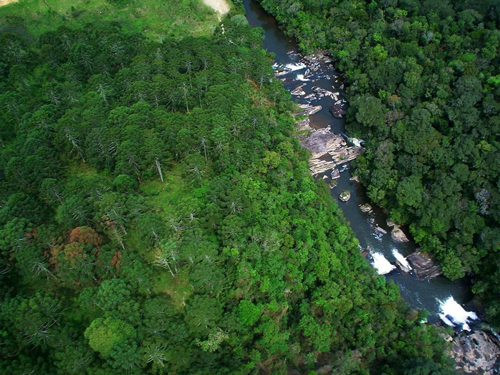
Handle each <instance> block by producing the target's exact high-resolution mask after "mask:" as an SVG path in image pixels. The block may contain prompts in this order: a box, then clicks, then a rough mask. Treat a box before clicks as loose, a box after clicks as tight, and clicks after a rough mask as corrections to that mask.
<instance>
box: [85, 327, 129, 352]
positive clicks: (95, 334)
mask: <svg viewBox="0 0 500 375" xmlns="http://www.w3.org/2000/svg"><path fill="white" fill-rule="evenodd" d="M135 335H136V332H135V330H134V327H132V326H131V325H130V324H127V323H125V322H124V321H122V320H119V319H113V318H106V319H103V318H97V319H95V320H94V321H92V323H91V324H90V326H89V327H88V328H87V329H86V330H85V338H86V339H88V340H89V345H90V347H91V348H92V349H94V350H95V351H96V352H99V354H101V355H102V356H103V357H104V358H106V357H109V356H110V355H111V352H112V351H113V349H116V348H118V347H120V345H121V344H123V343H124V342H126V341H127V340H128V339H131V338H134V337H135Z"/></svg>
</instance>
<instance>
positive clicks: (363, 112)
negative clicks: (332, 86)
mask: <svg viewBox="0 0 500 375" xmlns="http://www.w3.org/2000/svg"><path fill="white" fill-rule="evenodd" d="M260 2H261V4H262V5H263V6H264V8H265V9H266V10H267V11H268V12H270V13H271V14H273V15H275V16H276V17H277V19H278V21H279V22H280V23H281V24H283V27H284V28H285V30H286V31H287V32H288V33H289V34H290V35H291V36H294V37H296V38H297V39H298V42H299V44H300V45H301V46H303V47H304V49H305V50H306V51H310V50H314V49H316V48H320V49H324V50H325V49H326V50H329V51H330V53H331V55H332V56H333V57H335V58H336V62H335V66H336V68H338V69H339V70H340V71H342V73H343V75H344V76H345V77H347V82H346V83H347V84H346V87H347V90H346V91H347V96H348V99H349V102H350V109H349V112H348V118H347V120H348V121H347V127H348V130H349V131H350V132H351V133H353V135H355V136H358V137H359V138H362V139H364V140H366V143H367V146H368V152H366V153H365V155H364V157H363V158H362V159H360V160H358V161H357V167H358V171H357V173H358V174H359V175H360V176H361V177H362V180H363V181H362V182H363V183H364V184H365V185H366V186H367V190H368V196H369V197H370V198H371V199H372V200H373V201H374V202H375V203H377V204H379V205H381V206H383V207H384V208H385V209H387V210H388V211H389V212H391V213H392V214H391V215H392V216H393V218H395V219H397V220H399V221H401V222H405V223H408V224H411V226H412V227H413V228H414V230H413V231H414V235H415V238H416V239H417V241H418V242H419V243H420V244H421V245H422V247H423V248H424V249H425V250H426V251H428V252H430V253H432V254H433V255H434V256H436V257H437V258H438V259H439V260H440V261H441V264H442V267H443V270H444V272H445V275H447V276H448V277H450V278H453V279H455V278H459V277H462V276H464V275H465V274H469V275H470V274H472V273H473V274H474V275H475V278H477V279H482V280H484V281H485V283H484V284H481V285H483V286H482V287H481V288H478V289H477V292H478V296H479V297H480V299H482V300H483V302H484V303H485V304H487V305H489V306H491V308H490V310H489V311H490V312H491V314H490V318H491V319H494V320H495V321H500V320H498V319H499V318H500V314H498V311H500V309H499V308H498V307H497V305H498V304H499V303H500V302H499V301H500V299H499V298H498V293H496V292H494V290H496V289H497V287H496V283H495V282H493V281H492V280H493V279H491V278H490V276H489V275H490V273H491V272H494V273H495V274H496V275H498V271H493V269H499V268H498V261H497V260H496V257H494V256H492V254H494V253H495V252H496V251H497V249H498V242H497V243H492V242H489V241H485V238H487V237H488V236H489V233H492V232H494V231H498V228H499V227H500V216H499V215H498V207H499V204H500V195H498V194H497V193H496V191H497V190H498V180H499V177H500V169H499V167H498V163H496V162H495V160H497V159H499V158H500V155H499V150H500V139H499V134H500V133H499V129H500V128H499V126H498V114H499V113H500V106H499V104H498V103H500V91H499V90H498V85H499V82H500V81H499V78H498V77H500V70H499V69H500V68H499V67H500V56H499V54H498V40H499V31H498V30H499V28H500V24H499V21H498V20H499V18H498V16H499V8H498V7H491V6H490V5H488V4H490V3H488V2H486V3H479V2H476V3H474V2H469V1H468V2H458V1H453V2H430V1H426V2H415V1H399V2H398V1H383V2H375V1H358V2H349V1H342V2H339V1H323V2H321V4H322V5H323V6H318V4H317V2H316V3H315V2H312V1H308V0H296V1H294V8H296V9H300V11H299V12H290V11H289V7H290V5H291V4H290V2H287V1H278V0H261V1H260ZM326 9H328V10H326ZM307 30H314V33H311V32H306V31H307ZM322 32H323V33H325V34H324V35H325V38H316V35H319V34H320V33H322ZM492 259H493V260H492ZM491 263H493V264H495V265H497V266H492V265H491ZM492 267H493V268H492ZM495 267H496V268H495ZM487 285H488V286H487Z"/></svg>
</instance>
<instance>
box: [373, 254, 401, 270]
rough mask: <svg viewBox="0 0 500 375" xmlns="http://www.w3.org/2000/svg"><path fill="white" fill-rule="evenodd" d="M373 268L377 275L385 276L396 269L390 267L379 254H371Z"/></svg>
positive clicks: (392, 266)
mask: <svg viewBox="0 0 500 375" xmlns="http://www.w3.org/2000/svg"><path fill="white" fill-rule="evenodd" d="M372 259H373V263H372V265H373V267H374V268H375V269H376V270H377V273H378V274H379V275H386V274H388V273H389V272H391V271H393V270H394V269H396V266H394V265H392V264H391V263H390V262H389V261H388V260H387V259H385V257H384V255H383V254H381V253H376V252H372Z"/></svg>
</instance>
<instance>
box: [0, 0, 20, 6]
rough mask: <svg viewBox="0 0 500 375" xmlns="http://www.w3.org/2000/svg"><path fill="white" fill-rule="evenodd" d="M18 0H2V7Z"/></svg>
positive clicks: (0, 0)
mask: <svg viewBox="0 0 500 375" xmlns="http://www.w3.org/2000/svg"><path fill="white" fill-rule="evenodd" d="M17 2H18V0H0V7H3V6H4V5H7V4H10V3H17Z"/></svg>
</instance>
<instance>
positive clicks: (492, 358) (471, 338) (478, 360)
mask: <svg viewBox="0 0 500 375" xmlns="http://www.w3.org/2000/svg"><path fill="white" fill-rule="evenodd" d="M498 344H499V342H498V340H497V339H496V337H494V336H493V335H490V334H488V333H486V332H484V331H475V332H472V333H466V332H462V333H460V334H459V335H457V336H456V337H455V338H454V339H453V342H452V353H451V355H452V356H453V358H455V362H456V369H457V370H458V371H460V372H463V373H466V374H495V373H496V371H495V368H498V366H496V364H497V362H498V361H499V359H500V347H499V345H498Z"/></svg>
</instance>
